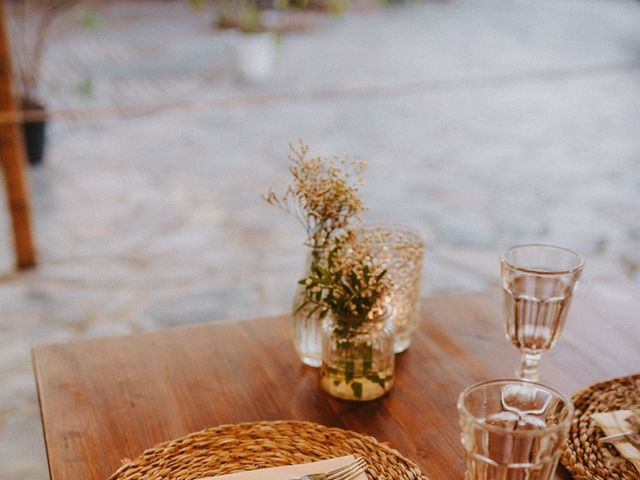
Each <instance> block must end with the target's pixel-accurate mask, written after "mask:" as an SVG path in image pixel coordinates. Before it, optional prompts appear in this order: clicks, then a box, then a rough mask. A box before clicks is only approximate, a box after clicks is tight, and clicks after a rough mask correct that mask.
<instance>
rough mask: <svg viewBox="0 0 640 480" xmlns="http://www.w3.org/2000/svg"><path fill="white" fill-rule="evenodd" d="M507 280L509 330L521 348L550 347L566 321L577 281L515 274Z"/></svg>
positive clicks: (507, 331)
mask: <svg viewBox="0 0 640 480" xmlns="http://www.w3.org/2000/svg"><path fill="white" fill-rule="evenodd" d="M505 280H506V281H505V282H504V284H503V288H504V310H505V312H504V313H505V330H506V335H507V338H508V339H509V340H511V342H512V343H513V344H514V345H516V346H517V347H518V348H520V349H526V350H530V351H542V350H549V349H550V348H551V347H552V346H553V345H554V344H555V343H556V341H557V340H558V338H559V337H560V334H561V333H562V329H563V327H564V324H565V320H566V317H567V312H568V310H569V304H570V302H571V293H572V292H573V288H574V282H573V281H572V279H569V278H564V277H551V276H550V277H531V276H529V275H521V276H519V275H513V276H509V277H507V279H505Z"/></svg>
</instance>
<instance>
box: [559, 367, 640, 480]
mask: <svg viewBox="0 0 640 480" xmlns="http://www.w3.org/2000/svg"><path fill="white" fill-rule="evenodd" d="M572 401H573V404H574V405H575V407H576V411H575V415H574V417H573V421H572V423H571V430H570V431H569V439H568V441H567V442H566V444H565V448H564V450H563V452H562V457H561V462H562V464H563V465H564V466H565V467H566V468H567V470H569V472H571V474H572V475H573V476H574V477H575V478H576V479H577V480H632V479H633V480H638V479H640V472H638V471H637V470H636V469H635V467H634V466H633V465H632V464H631V463H630V462H628V461H626V460H625V459H624V458H623V457H621V456H620V454H619V453H618V451H617V450H616V449H615V447H614V446H613V445H610V444H605V445H602V446H600V445H598V439H599V438H600V437H602V436H604V434H603V433H602V430H600V428H598V427H597V426H596V425H595V423H594V422H593V421H592V420H591V415H592V414H594V413H599V412H610V411H612V410H625V409H628V408H630V407H632V406H637V405H638V403H640V374H636V375H631V376H629V377H621V378H614V379H613V380H609V381H607V382H602V383H598V384H596V385H592V386H590V387H588V388H586V389H584V390H582V391H580V392H578V393H576V394H575V395H574V396H573V397H572Z"/></svg>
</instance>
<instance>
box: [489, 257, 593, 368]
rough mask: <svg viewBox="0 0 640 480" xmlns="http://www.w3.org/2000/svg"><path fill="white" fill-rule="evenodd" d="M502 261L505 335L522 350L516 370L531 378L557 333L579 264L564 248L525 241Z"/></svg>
mask: <svg viewBox="0 0 640 480" xmlns="http://www.w3.org/2000/svg"><path fill="white" fill-rule="evenodd" d="M501 263H502V288H503V290H504V325H505V334H506V336H507V339H509V340H511V342H512V343H513V344H514V345H515V346H516V347H518V348H519V349H520V353H521V360H520V368H519V369H518V370H517V371H516V374H517V375H518V377H520V378H521V379H522V380H528V381H536V380H538V378H539V377H540V375H539V372H538V363H539V362H540V357H541V356H542V353H543V352H544V351H545V350H549V349H550V348H551V347H553V346H554V345H555V343H556V342H557V341H558V338H559V337H560V334H561V333H562V329H563V327H564V323H565V320H566V318H567V312H568V310H569V304H570V303H571V295H572V294H573V292H574V291H575V290H576V288H577V286H578V279H579V278H580V274H581V273H582V268H583V266H584V262H583V260H582V257H581V256H580V255H578V254H577V253H575V252H572V251H571V250H568V249H566V248H563V247H557V246H553V245H541V244H530V245H518V246H515V247H512V248H510V249H509V250H507V251H506V252H505V253H504V255H503V256H502V259H501Z"/></svg>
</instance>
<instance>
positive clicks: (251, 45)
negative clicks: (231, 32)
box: [217, 0, 278, 83]
mask: <svg viewBox="0 0 640 480" xmlns="http://www.w3.org/2000/svg"><path fill="white" fill-rule="evenodd" d="M268 6H269V7H270V6H271V5H268ZM270 13H274V12H273V11H265V10H263V5H261V4H259V3H258V1H257V0H221V1H220V2H219V4H218V21H217V24H218V27H219V28H234V29H236V30H237V31H238V32H240V35H238V38H237V39H236V42H235V52H234V53H235V64H236V68H237V71H238V74H239V76H240V78H241V79H242V80H245V81H247V82H251V83H260V82H264V81H266V80H268V79H269V77H271V75H272V73H273V70H274V67H275V63H276V58H277V49H278V43H277V33H276V31H277V26H275V25H268V23H269V22H266V21H265V20H266V18H265V17H268V15H269V14H270Z"/></svg>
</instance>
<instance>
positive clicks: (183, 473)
mask: <svg viewBox="0 0 640 480" xmlns="http://www.w3.org/2000/svg"><path fill="white" fill-rule="evenodd" d="M351 454H354V455H361V456H362V457H364V458H365V459H366V460H367V464H368V467H367V476H368V478H369V480H374V479H381V480H382V479H406V480H429V479H428V478H427V477H426V476H424V475H423V474H422V473H421V472H420V469H419V468H418V466H417V465H416V464H415V463H413V462H411V461H410V460H407V459H406V458H404V457H403V456H402V455H400V453H399V452H397V451H396V450H394V449H392V448H390V447H389V446H387V445H385V444H383V443H380V442H378V441H377V440H376V439H375V438H373V437H369V436H366V435H362V434H359V433H356V432H351V431H348V430H342V429H340V428H329V427H325V426H322V425H318V424H317V423H311V422H298V421H277V422H254V423H240V424H236V425H222V426H220V427H214V428H208V429H206V430H202V431H200V432H196V433H192V434H190V435H187V436H186V437H182V438H178V439H176V440H172V441H170V442H166V443H162V444H160V445H157V446H156V447H153V448H150V449H149V450H146V451H145V452H143V453H142V455H140V456H139V457H138V458H135V459H134V460H125V461H124V463H123V465H122V466H121V467H120V468H119V469H118V470H117V471H116V472H115V473H114V474H113V475H112V476H111V477H110V479H109V480H161V479H167V480H169V479H171V480H196V479H200V478H203V477H211V476H215V475H223V474H226V473H233V472H241V471H243V470H255V469H258V468H266V467H279V466H283V465H293V464H298V463H307V462H313V461H316V460H323V459H327V458H334V457H340V456H343V455H351Z"/></svg>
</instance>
